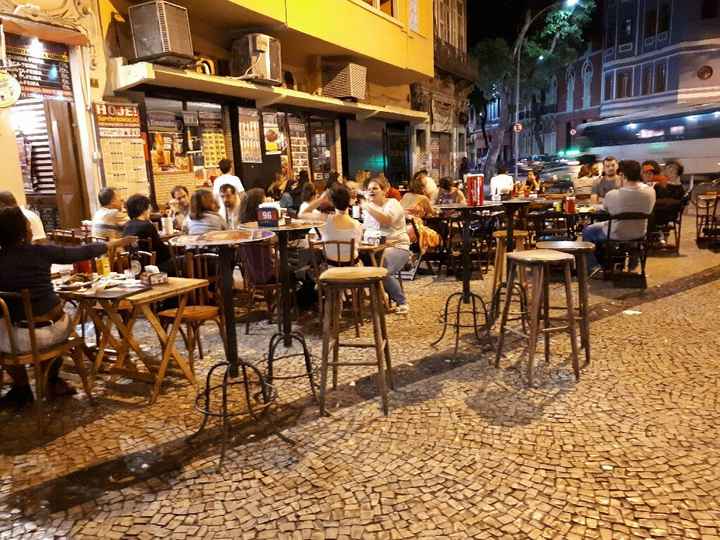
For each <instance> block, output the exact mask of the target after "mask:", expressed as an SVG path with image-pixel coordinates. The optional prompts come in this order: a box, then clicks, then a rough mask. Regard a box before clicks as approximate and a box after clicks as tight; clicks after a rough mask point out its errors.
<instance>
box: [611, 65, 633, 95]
mask: <svg viewBox="0 0 720 540" xmlns="http://www.w3.org/2000/svg"><path fill="white" fill-rule="evenodd" d="M631 95H632V93H631V90H630V73H629V72H627V71H618V72H616V74H615V99H622V98H626V97H630V96H631Z"/></svg>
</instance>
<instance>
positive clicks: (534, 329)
mask: <svg viewBox="0 0 720 540" xmlns="http://www.w3.org/2000/svg"><path fill="white" fill-rule="evenodd" d="M507 260H508V266H509V269H510V275H509V277H508V287H507V295H506V297H505V306H504V307H503V313H502V320H501V322H500V336H499V339H498V345H497V351H496V354H495V367H499V366H500V356H501V354H502V348H503V342H504V340H505V331H506V330H507V331H511V332H513V333H516V334H518V335H520V336H522V337H524V338H527V340H528V349H527V351H528V353H527V381H528V385H529V386H532V374H533V371H532V368H533V359H534V356H535V347H536V346H537V338H538V334H539V333H540V331H541V329H540V316H541V314H542V317H543V320H544V325H543V328H542V334H543V337H544V341H545V361H546V362H548V361H549V360H550V332H555V331H558V330H569V333H570V346H571V347H572V363H573V371H574V372H575V379H576V380H579V379H580V366H579V365H578V355H577V343H576V340H577V336H576V333H575V313H574V308H573V299H572V276H571V267H572V263H573V260H574V258H573V256H572V255H570V254H568V253H562V252H560V251H554V250H551V249H533V250H529V251H514V252H513V253H510V254H509V255H508V256H507ZM552 266H562V268H563V272H564V274H565V303H566V306H567V316H566V318H565V320H566V322H567V326H555V327H551V326H550V300H549V296H550V295H549V288H550V287H549V279H548V278H549V274H550V268H551V267H552ZM521 269H528V270H532V271H533V272H532V299H531V301H530V308H529V316H530V334H529V335H527V334H525V333H523V332H519V331H517V330H515V329H513V328H506V325H507V320H508V312H509V311H510V303H511V302H512V294H513V284H514V282H515V279H516V278H517V274H518V271H519V270H521Z"/></svg>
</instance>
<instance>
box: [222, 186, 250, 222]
mask: <svg viewBox="0 0 720 540" xmlns="http://www.w3.org/2000/svg"><path fill="white" fill-rule="evenodd" d="M241 195H245V192H244V191H243V192H242V193H241V194H238V192H237V190H236V189H235V186H233V185H232V184H223V185H222V186H220V200H221V201H222V205H221V206H220V215H221V216H222V217H224V218H225V221H227V224H228V228H229V229H237V228H238V226H239V225H240V223H241V222H240V205H241V202H242V200H241Z"/></svg>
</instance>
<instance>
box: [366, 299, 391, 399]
mask: <svg viewBox="0 0 720 540" xmlns="http://www.w3.org/2000/svg"><path fill="white" fill-rule="evenodd" d="M370 294H371V295H373V294H374V295H375V296H376V297H377V299H378V305H382V288H381V287H380V285H372V287H371V288H370ZM378 316H379V318H380V330H381V331H382V338H383V340H384V342H385V349H384V351H383V352H384V353H385V374H386V376H387V381H388V386H390V389H392V390H395V384H394V383H393V378H392V361H391V359H390V340H389V339H388V333H387V324H386V323H385V312H384V311H383V310H380V312H379V313H378Z"/></svg>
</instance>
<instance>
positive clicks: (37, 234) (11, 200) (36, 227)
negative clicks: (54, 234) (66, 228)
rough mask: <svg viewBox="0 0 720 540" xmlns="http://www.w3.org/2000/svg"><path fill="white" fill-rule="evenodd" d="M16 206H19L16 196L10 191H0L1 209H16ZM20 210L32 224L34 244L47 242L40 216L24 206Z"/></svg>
mask: <svg viewBox="0 0 720 540" xmlns="http://www.w3.org/2000/svg"><path fill="white" fill-rule="evenodd" d="M15 206H18V203H17V199H15V195H13V194H12V193H10V192H9V191H0V208H14V207H15ZM20 210H21V211H22V213H23V215H24V216H25V219H27V220H28V222H29V223H30V228H31V229H32V241H33V244H37V243H41V242H44V241H45V240H47V236H45V228H44V227H43V224H42V220H41V219H40V216H38V215H37V214H36V213H35V212H33V211H31V210H28V209H27V208H25V207H23V206H20Z"/></svg>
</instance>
